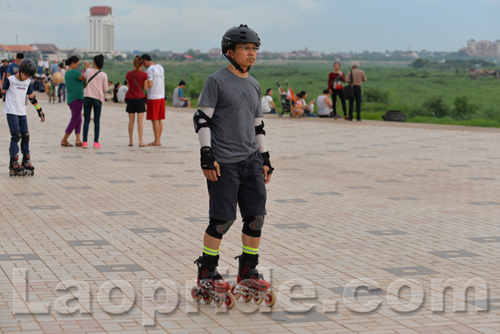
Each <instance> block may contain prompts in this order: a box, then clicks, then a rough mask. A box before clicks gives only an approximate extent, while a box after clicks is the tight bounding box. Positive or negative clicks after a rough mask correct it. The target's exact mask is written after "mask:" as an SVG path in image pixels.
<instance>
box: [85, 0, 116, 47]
mask: <svg viewBox="0 0 500 334" xmlns="http://www.w3.org/2000/svg"><path fill="white" fill-rule="evenodd" d="M88 50H89V52H113V51H114V50H115V21H114V19H113V15H112V9H111V7H108V6H94V7H91V8H90V16H89V17H88Z"/></svg>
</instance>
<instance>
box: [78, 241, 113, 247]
mask: <svg viewBox="0 0 500 334" xmlns="http://www.w3.org/2000/svg"><path fill="white" fill-rule="evenodd" d="M68 244H69V245H70V246H73V247H80V246H82V247H92V246H109V245H111V244H110V243H109V242H107V241H106V240H102V239H97V240H68Z"/></svg>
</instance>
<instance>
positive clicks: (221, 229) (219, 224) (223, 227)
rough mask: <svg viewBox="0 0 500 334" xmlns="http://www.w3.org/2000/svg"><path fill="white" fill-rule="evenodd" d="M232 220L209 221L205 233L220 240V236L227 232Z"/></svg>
mask: <svg viewBox="0 0 500 334" xmlns="http://www.w3.org/2000/svg"><path fill="white" fill-rule="evenodd" d="M233 223H234V220H220V219H210V223H209V224H208V227H207V229H206V231H205V232H206V233H207V234H208V235H209V236H211V237H214V238H216V239H222V236H223V235H224V234H226V233H227V231H229V228H230V227H231V225H233Z"/></svg>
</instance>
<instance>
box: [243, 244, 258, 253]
mask: <svg viewBox="0 0 500 334" xmlns="http://www.w3.org/2000/svg"><path fill="white" fill-rule="evenodd" d="M258 253H259V249H258V248H252V247H248V246H245V245H243V254H250V255H257V254H258Z"/></svg>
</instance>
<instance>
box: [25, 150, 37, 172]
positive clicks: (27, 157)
mask: <svg viewBox="0 0 500 334" xmlns="http://www.w3.org/2000/svg"><path fill="white" fill-rule="evenodd" d="M23 167H24V170H25V173H26V175H28V176H33V175H35V166H33V165H32V164H31V161H30V155H29V154H27V155H24V156H23Z"/></svg>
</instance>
